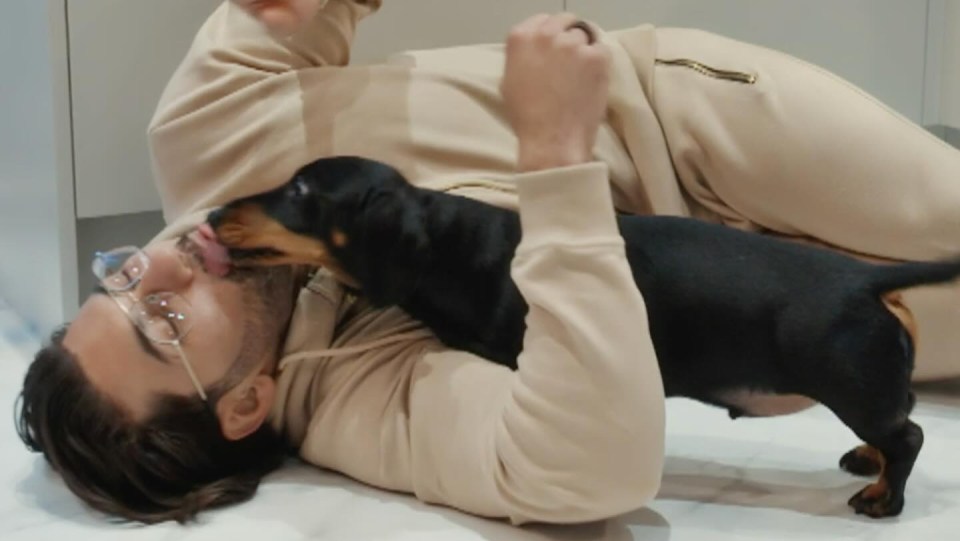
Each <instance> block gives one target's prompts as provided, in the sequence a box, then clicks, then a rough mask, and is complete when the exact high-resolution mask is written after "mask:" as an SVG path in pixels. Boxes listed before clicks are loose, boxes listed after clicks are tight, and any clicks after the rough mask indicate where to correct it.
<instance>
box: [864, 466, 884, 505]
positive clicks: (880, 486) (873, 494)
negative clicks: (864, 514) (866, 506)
mask: <svg viewBox="0 0 960 541" xmlns="http://www.w3.org/2000/svg"><path fill="white" fill-rule="evenodd" d="M889 492H890V485H889V484H888V483H887V478H886V477H885V476H884V475H883V473H881V474H880V479H877V482H876V483H874V484H872V485H868V486H867V488H865V489H864V490H863V497H864V498H866V499H868V500H879V501H883V500H885V499H886V498H887V496H888V494H889Z"/></svg>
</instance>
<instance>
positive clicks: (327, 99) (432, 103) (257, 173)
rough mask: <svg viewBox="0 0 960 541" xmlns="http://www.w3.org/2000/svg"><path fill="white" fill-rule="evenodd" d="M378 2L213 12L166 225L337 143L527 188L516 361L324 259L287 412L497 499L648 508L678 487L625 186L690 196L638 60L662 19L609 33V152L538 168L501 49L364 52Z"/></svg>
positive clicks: (417, 476)
mask: <svg viewBox="0 0 960 541" xmlns="http://www.w3.org/2000/svg"><path fill="white" fill-rule="evenodd" d="M378 5H379V1H369V0H368V1H367V2H365V3H364V2H359V1H357V2H354V1H350V0H329V2H328V3H327V4H326V6H325V7H324V9H323V11H322V12H321V14H320V15H319V16H318V17H317V18H316V20H315V21H313V24H312V25H310V27H309V28H306V29H305V30H304V31H303V32H302V33H300V34H299V35H297V36H295V37H293V38H291V39H289V40H275V39H272V38H271V37H269V36H268V35H266V34H265V33H264V31H263V30H262V29H261V28H260V27H259V25H258V24H257V23H255V22H254V21H252V20H250V19H249V18H248V17H247V16H246V15H244V14H243V13H241V12H240V11H239V10H237V9H236V8H234V7H232V6H230V5H229V4H224V5H223V6H221V7H220V8H219V9H218V10H217V11H216V12H215V13H214V14H213V15H212V17H211V18H210V19H209V20H208V21H207V22H206V24H205V25H204V26H203V28H202V29H201V30H200V32H199V35H198V36H197V38H196V41H195V43H194V44H193V46H192V48H191V49H190V51H189V53H188V55H187V57H186V59H185V60H184V62H183V64H182V65H181V67H180V69H179V70H178V71H177V72H176V74H175V75H174V77H173V79H172V81H171V82H170V84H169V87H168V88H167V90H166V92H165V94H164V95H163V98H162V100H161V103H160V105H159V108H158V110H157V113H156V116H155V118H154V120H153V122H152V124H151V127H150V131H149V135H150V144H151V149H152V152H153V157H154V161H155V169H156V177H157V182H158V187H159V190H160V192H161V195H162V198H163V203H164V211H165V216H166V219H167V220H168V222H169V223H170V224H171V225H170V227H168V228H167V230H165V231H164V232H163V233H162V234H161V237H169V236H171V235H174V234H178V233H180V232H182V231H183V230H184V229H185V228H187V227H190V226H191V225H194V224H196V223H197V222H198V221H199V220H200V219H202V216H203V215H204V213H205V212H206V211H207V210H208V209H210V208H212V207H214V206H217V205H220V204H223V203H225V202H226V201H228V200H231V199H233V198H236V197H240V196H244V195H247V194H251V193H255V192H259V191H263V190H266V189H268V188H271V187H274V186H276V185H279V184H281V183H283V182H285V181H286V180H287V179H288V178H289V177H290V176H291V174H292V173H293V172H294V171H295V170H296V169H297V168H299V167H300V166H301V165H303V164H304V163H306V162H308V161H311V160H313V159H315V158H318V157H321V156H329V155H342V154H354V155H361V156H366V157H370V158H374V159H379V160H382V161H385V162H388V163H391V164H393V165H395V166H398V167H399V168H400V169H401V170H402V171H403V172H404V174H406V175H407V177H408V178H409V179H410V180H411V181H412V182H414V183H416V184H418V185H421V186H426V187H431V188H437V189H448V190H451V191H455V192H459V193H463V194H466V195H470V196H474V197H478V198H482V199H485V200H487V201H491V202H494V203H495V204H500V205H504V206H511V207H515V206H519V209H520V211H521V220H522V224H523V232H524V235H523V242H522V245H521V247H520V248H519V250H518V253H517V256H516V259H515V261H514V262H513V268H512V270H513V275H514V278H515V280H516V283H517V285H518V286H519V288H520V290H521V292H522V293H523V295H524V297H525V299H526V300H527V302H528V304H529V305H530V307H531V308H530V313H529V316H528V318H527V325H528V329H527V334H526V337H525V342H524V350H523V353H522V355H521V357H520V359H519V369H518V370H517V371H516V372H512V371H509V370H506V369H504V368H502V367H499V366H496V365H494V364H492V363H489V362H486V361H484V360H482V359H479V358H477V357H475V356H472V355H469V354H466V353H463V352H458V351H452V350H449V349H446V348H444V347H442V346H441V345H440V344H439V343H438V342H437V341H436V340H435V339H434V338H432V337H431V336H430V335H429V333H427V332H425V331H424V330H423V329H422V328H420V327H419V325H418V324H417V323H415V322H413V321H411V320H410V318H409V317H408V316H406V315H405V314H403V313H402V312H401V311H399V310H395V309H394V310H385V311H375V310H371V309H369V308H368V307H366V306H365V305H364V304H363V302H362V301H354V300H351V299H350V298H348V297H347V296H345V294H344V292H343V290H342V289H341V288H340V287H339V286H338V285H337V284H336V283H335V282H334V281H332V280H331V279H330V278H329V277H328V276H327V275H325V274H323V273H321V274H318V276H317V278H316V279H314V280H313V281H312V282H311V284H310V286H309V287H308V288H306V289H304V290H303V291H302V292H301V295H300V298H299V301H298V304H297V307H296V311H295V313H294V316H293V323H292V327H291V329H290V333H289V336H288V341H287V343H286V348H285V354H286V356H285V358H284V359H283V360H282V362H281V366H280V371H279V373H278V387H279V393H278V400H277V403H276V405H275V408H274V411H273V415H272V423H273V425H274V426H275V427H276V428H277V429H279V430H281V431H282V432H283V433H284V434H285V435H286V436H287V437H288V438H289V440H290V441H291V442H292V443H293V444H294V445H296V446H297V447H299V449H300V455H301V456H302V458H303V459H304V460H307V461H309V462H311V463H314V464H316V465H318V466H322V467H326V468H331V469H333V470H337V471H340V472H342V473H344V474H346V475H349V476H352V477H354V478H356V479H358V480H360V481H363V482H366V483H369V484H371V485H375V486H378V487H383V488H386V489H392V490H398V491H407V492H412V493H414V494H415V495H416V496H417V497H418V498H420V499H422V500H424V501H427V502H432V503H440V504H445V505H449V506H453V507H457V508H459V509H462V510H465V511H468V512H471V513H475V514H478V515H484V516H490V517H507V518H509V519H510V520H512V521H513V522H515V523H522V522H527V521H547V522H579V521H589V520H595V519H600V518H604V517H608V516H612V515H615V514H618V513H622V512H626V511H629V510H632V509H635V508H638V507H641V506H643V505H645V504H646V503H647V502H649V501H650V500H651V499H652V498H653V497H654V495H655V494H656V492H657V490H658V487H659V481H660V475H661V467H662V463H663V452H664V449H663V445H664V442H663V437H664V396H663V389H662V384H661V381H660V375H659V371H658V367H657V363H656V360H655V357H654V352H653V348H652V344H651V342H650V337H649V335H648V333H647V320H646V312H645V307H644V304H643V301H642V299H641V296H640V294H639V293H638V291H637V289H636V287H635V285H634V283H633V281H632V278H631V275H630V273H629V269H628V266H627V264H626V261H625V258H624V253H623V247H622V239H621V238H620V237H619V235H618V232H617V229H616V225H615V221H614V219H613V216H614V214H613V204H614V203H615V204H616V205H617V206H618V207H621V208H625V209H629V210H633V211H650V210H653V209H655V210H657V211H659V212H669V213H677V214H682V213H685V212H686V207H685V204H684V202H683V200H682V198H681V196H680V193H679V190H678V188H677V185H676V180H675V178H674V177H673V171H672V166H671V164H670V163H669V158H668V157H667V156H668V155H667V153H666V151H665V143H664V142H663V138H662V135H661V134H660V132H659V131H658V128H656V125H657V124H656V122H655V120H654V119H653V117H652V113H651V111H650V108H649V106H648V104H647V103H646V101H645V98H644V92H643V91H642V88H641V87H642V85H643V84H644V81H642V80H639V79H638V77H637V75H636V71H637V70H636V66H635V64H637V63H647V64H649V63H651V62H652V60H650V58H648V57H647V55H646V54H644V53H643V51H644V45H645V44H647V43H648V42H649V39H650V37H649V35H648V34H649V31H648V29H645V28H639V29H637V30H635V31H632V32H629V33H625V34H623V35H621V36H620V37H619V38H617V39H614V38H609V37H608V38H607V39H608V41H609V42H610V44H611V47H612V49H613V53H614V62H615V65H616V69H615V70H614V82H613V89H612V92H611V111H610V121H609V124H608V125H606V126H604V127H603V130H602V133H601V134H600V139H599V142H598V146H597V156H598V158H599V162H598V163H593V164H587V165H583V166H578V167H573V168H567V169H561V170H552V171H544V172H539V173H534V174H528V175H522V176H518V175H515V174H514V161H515V160H514V156H515V139H514V137H513V135H512V134H511V133H510V131H509V129H508V125H507V123H506V121H505V120H504V118H503V117H502V115H501V110H502V108H501V107H500V106H499V102H500V95H499V92H498V83H499V77H500V73H501V69H502V64H503V54H502V49H501V48H500V47H498V46H480V47H471V48H460V49H454V50H445V51H434V52H422V53H411V54H407V55H401V56H399V57H397V58H396V59H394V60H393V61H392V62H391V63H389V64H386V65H380V66H372V67H344V66H345V65H346V64H347V62H348V58H349V44H350V42H351V38H352V37H353V33H354V27H355V24H356V23H357V21H358V20H359V19H360V18H361V17H362V16H364V15H367V14H368V13H369V12H370V11H372V10H373V9H375V7H377V6H378ZM618 39H619V40H627V41H632V42H633V44H634V45H635V47H633V49H634V50H636V51H640V56H631V55H630V54H629V53H628V52H627V50H626V49H625V48H624V47H622V46H621V45H620V41H618ZM623 141H625V143H624V142H623ZM601 162H603V163H601ZM641 177H642V179H641ZM641 180H642V182H641ZM611 185H612V190H611V188H610V187H611Z"/></svg>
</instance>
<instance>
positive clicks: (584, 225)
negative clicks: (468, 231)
mask: <svg viewBox="0 0 960 541" xmlns="http://www.w3.org/2000/svg"><path fill="white" fill-rule="evenodd" d="M516 184H517V194H518V197H519V202H520V223H521V226H522V227H523V240H522V242H521V246H520V249H521V250H522V249H527V250H529V249H532V248H535V247H539V246H542V245H545V244H571V243H572V244H576V243H578V242H580V241H586V240H588V239H591V240H596V239H597V237H602V238H607V239H609V238H616V239H618V240H620V241H621V242H622V238H621V237H620V231H619V229H618V228H617V220H616V213H615V211H614V208H613V195H612V194H611V191H610V180H609V175H608V169H607V165H606V164H605V163H601V162H591V163H585V164H579V165H573V166H569V167H562V168H557V169H546V170H543V171H536V172H533V173H524V174H522V175H520V176H518V177H517V179H516Z"/></svg>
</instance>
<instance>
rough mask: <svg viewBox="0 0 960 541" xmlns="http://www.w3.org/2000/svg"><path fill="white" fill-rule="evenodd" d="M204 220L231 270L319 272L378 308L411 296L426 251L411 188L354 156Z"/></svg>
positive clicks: (318, 165) (314, 168)
mask: <svg viewBox="0 0 960 541" xmlns="http://www.w3.org/2000/svg"><path fill="white" fill-rule="evenodd" d="M207 222H208V223H209V224H210V226H211V227H212V228H213V230H214V232H215V233H216V235H217V238H218V240H219V241H220V242H221V243H222V244H223V245H224V246H225V247H226V248H227V249H228V250H229V253H230V257H231V260H232V263H233V264H234V265H238V266H263V265H308V266H315V267H325V268H327V269H328V270H330V271H331V272H333V274H334V275H335V276H337V277H338V278H339V279H340V280H341V281H342V282H344V283H346V284H347V285H349V286H351V287H353V288H356V289H359V290H361V291H363V292H364V293H365V294H366V295H367V296H368V297H369V298H370V299H371V300H372V301H374V302H375V303H378V304H396V303H399V302H401V301H402V300H403V299H404V298H406V296H408V295H409V294H410V293H412V291H413V289H414V288H415V287H416V283H417V281H418V279H419V276H420V273H421V271H422V270H423V265H424V264H425V261H426V252H427V248H428V237H427V234H426V229H425V227H424V223H423V208H422V207H421V205H420V203H419V200H418V199H417V191H416V189H415V188H414V187H412V186H410V185H409V184H408V183H407V181H406V179H404V178H403V176H402V175H401V174H400V173H399V172H398V171H397V170H395V169H393V168H392V167H389V166H387V165H385V164H383V163H380V162H376V161H372V160H367V159H364V158H356V157H338V158H324V159H320V160H317V161H315V162H313V163H311V164H309V165H307V166H305V167H303V168H302V169H300V170H299V171H297V173H296V174H295V175H294V176H293V178H292V179H291V180H290V181H289V182H287V183H286V184H284V185H282V186H280V187H279V188H277V189H275V190H271V191H269V192H265V193H262V194H258V195H254V196H251V197H246V198H243V199H239V200H237V201H234V202H232V203H230V204H228V205H226V206H225V207H223V208H220V209H218V210H216V211H214V212H212V213H211V214H210V215H209V216H208V218H207Z"/></svg>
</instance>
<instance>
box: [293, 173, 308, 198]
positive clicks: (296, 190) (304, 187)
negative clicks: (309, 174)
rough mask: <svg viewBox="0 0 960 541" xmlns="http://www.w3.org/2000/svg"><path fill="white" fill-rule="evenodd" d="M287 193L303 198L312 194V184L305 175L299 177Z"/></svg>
mask: <svg viewBox="0 0 960 541" xmlns="http://www.w3.org/2000/svg"><path fill="white" fill-rule="evenodd" d="M287 193H288V194H289V195H290V197H294V198H303V197H306V196H307V195H309V194H310V186H309V185H308V184H307V181H306V180H304V178H303V177H297V179H296V180H295V181H294V182H293V184H291V185H290V187H289V188H288V189H287Z"/></svg>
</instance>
